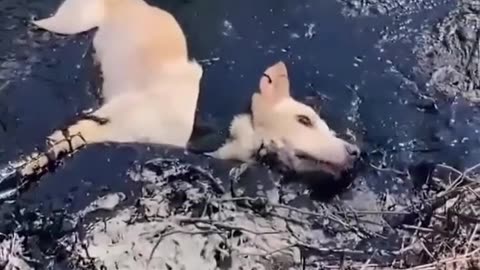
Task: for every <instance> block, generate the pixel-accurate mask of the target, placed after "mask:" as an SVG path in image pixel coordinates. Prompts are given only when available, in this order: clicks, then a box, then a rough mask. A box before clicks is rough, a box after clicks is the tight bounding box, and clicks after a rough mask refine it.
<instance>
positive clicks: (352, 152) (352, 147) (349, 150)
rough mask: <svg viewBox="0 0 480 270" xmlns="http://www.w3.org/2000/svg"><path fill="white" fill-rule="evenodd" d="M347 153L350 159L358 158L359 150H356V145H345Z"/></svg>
mask: <svg viewBox="0 0 480 270" xmlns="http://www.w3.org/2000/svg"><path fill="white" fill-rule="evenodd" d="M345 147H346V149H347V153H348V154H349V155H350V156H351V157H352V158H359V157H360V153H361V152H360V148H358V147H357V146H356V145H353V144H347V145H346V146H345Z"/></svg>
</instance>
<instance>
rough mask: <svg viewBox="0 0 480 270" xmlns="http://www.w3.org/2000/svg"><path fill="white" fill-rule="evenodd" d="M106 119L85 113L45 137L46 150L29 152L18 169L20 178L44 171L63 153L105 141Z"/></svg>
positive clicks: (71, 152) (67, 153)
mask: <svg viewBox="0 0 480 270" xmlns="http://www.w3.org/2000/svg"><path fill="white" fill-rule="evenodd" d="M107 123H108V120H107V119H103V118H99V117H97V116H94V115H86V116H84V117H82V119H81V120H79V121H78V122H76V123H75V124H73V125H70V126H68V127H67V128H65V129H62V130H57V131H55V132H54V133H52V134H51V135H50V136H49V137H48V138H47V146H46V150H45V151H43V152H40V153H34V154H31V155H30V156H29V157H28V158H27V159H28V161H27V162H26V163H25V165H24V166H23V167H22V168H21V169H20V170H19V176H20V177H21V178H27V177H32V176H39V175H41V174H43V173H45V172H46V171H47V170H48V169H49V168H50V167H51V166H53V165H54V164H55V163H56V162H57V161H58V160H59V159H60V158H61V157H63V156H64V155H69V154H73V153H74V152H76V151H77V150H79V149H80V148H82V147H84V146H85V145H87V144H93V143H99V142H102V141H105V137H104V129H105V125H106V124H107Z"/></svg>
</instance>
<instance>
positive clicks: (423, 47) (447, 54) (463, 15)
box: [416, 0, 480, 102]
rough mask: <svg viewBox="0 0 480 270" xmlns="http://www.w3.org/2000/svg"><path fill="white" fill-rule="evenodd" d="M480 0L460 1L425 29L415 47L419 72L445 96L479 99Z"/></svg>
mask: <svg viewBox="0 0 480 270" xmlns="http://www.w3.org/2000/svg"><path fill="white" fill-rule="evenodd" d="M479 42H480V2H479V1H476V0H462V1H459V3H458V6H457V8H456V9H454V10H453V11H451V12H450V14H449V15H448V16H447V17H446V18H445V19H444V20H443V21H442V22H440V23H439V24H438V25H437V26H436V28H435V29H434V30H428V31H427V32H426V33H424V34H423V35H422V37H421V38H420V39H419V41H418V45H417V48H416V51H417V55H418V60H419V72H420V73H421V75H424V76H426V77H427V80H428V86H429V87H431V88H433V89H435V90H438V91H440V92H442V93H443V94H446V95H448V96H453V97H454V96H461V97H463V98H465V99H467V100H470V101H472V102H480V47H479V46H480V44H479Z"/></svg>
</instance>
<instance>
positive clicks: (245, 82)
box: [0, 0, 480, 247]
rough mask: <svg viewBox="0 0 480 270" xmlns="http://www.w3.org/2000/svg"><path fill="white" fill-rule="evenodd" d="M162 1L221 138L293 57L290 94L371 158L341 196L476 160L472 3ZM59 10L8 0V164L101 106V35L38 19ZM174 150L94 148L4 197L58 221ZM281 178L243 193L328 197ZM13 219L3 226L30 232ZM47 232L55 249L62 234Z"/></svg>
mask: <svg viewBox="0 0 480 270" xmlns="http://www.w3.org/2000/svg"><path fill="white" fill-rule="evenodd" d="M151 2H152V3H153V2H154V4H155V5H158V6H160V7H163V8H166V9H168V10H170V11H171V12H172V13H173V14H174V15H176V17H177V18H178V19H179V21H180V22H181V25H182V26H183V28H184V30H185V32H186V34H187V38H188V41H189V45H190V47H191V54H192V56H193V57H195V58H196V59H201V60H202V61H201V62H202V65H203V66H204V68H205V72H204V74H205V75H204V79H203V81H202V90H201V97H200V101H199V112H200V116H201V117H202V118H204V119H208V121H211V122H213V123H214V124H215V126H216V127H218V130H219V131H218V132H219V136H220V137H221V136H223V135H224V132H225V130H226V128H227V126H228V123H229V121H230V120H231V118H232V116H233V115H235V114H236V113H238V112H241V111H242V110H243V109H244V108H245V106H246V104H248V102H249V99H250V96H251V94H252V93H253V91H255V90H256V89H255V87H256V85H257V80H258V77H259V74H261V72H262V71H263V70H264V69H265V67H266V66H267V65H269V64H271V63H273V62H275V61H278V60H284V61H285V62H286V63H287V66H288V68H289V70H290V76H291V85H292V88H293V90H292V92H293V94H294V95H295V96H296V97H298V98H299V99H301V100H308V101H309V102H313V103H315V104H316V105H317V106H318V107H321V115H322V116H323V117H324V118H326V119H327V121H328V123H329V124H330V125H331V126H332V127H333V128H334V129H335V130H337V131H338V132H339V133H343V134H347V133H348V134H350V136H353V137H354V138H355V139H356V141H357V142H358V143H359V144H360V145H361V146H362V149H363V150H364V151H365V153H366V157H365V160H364V162H363V166H362V168H361V169H360V171H359V174H358V176H357V178H356V179H355V181H354V184H353V186H351V187H349V188H348V189H347V190H344V191H342V192H341V193H340V194H339V195H340V197H339V199H340V200H342V201H344V202H345V203H346V204H351V205H355V207H357V208H359V209H374V208H375V209H378V208H382V207H383V202H379V201H381V198H384V197H385V194H389V196H393V197H394V198H395V202H396V203H398V204H407V203H406V202H410V201H414V200H415V198H416V191H418V190H417V188H418V187H419V186H421V185H422V184H423V183H424V182H425V181H426V179H425V178H426V177H428V172H429V169H430V168H431V166H429V165H428V164H435V163H446V164H448V165H450V166H454V167H456V168H457V169H459V170H463V169H465V168H468V167H470V166H472V165H475V164H476V163H478V160H479V158H480V147H479V144H480V141H479V139H478V129H479V127H480V117H479V116H480V114H479V112H478V108H477V107H476V106H475V101H476V100H475V97H476V94H475V91H477V88H479V87H480V83H478V78H477V77H478V74H477V73H476V72H478V68H477V66H478V63H479V60H478V58H479V53H478V36H477V35H478V33H477V32H478V30H476V29H478V25H475V24H468V22H470V21H472V20H478V16H479V15H478V13H479V12H478V10H479V9H476V8H475V3H474V1H470V2H469V3H464V2H462V1H459V2H457V1H453V0H451V1H447V0H445V1H420V0H418V1H413V0H412V1H410V0H404V1H354V0H353V1H334V0H323V1H300V2H298V1H287V0H276V1H253V0H248V1H233V0H228V1H226V0H211V1H207V2H205V1H197V0H190V1H173V0H172V1H160V0H157V1H151ZM58 4H59V1H51V0H49V1H46V0H42V1H27V0H15V1H14V0H0V161H1V162H2V163H4V164H5V163H7V162H8V161H9V160H15V159H17V158H18V157H19V156H20V155H21V154H23V153H29V152H30V151H32V150H33V149H34V148H35V147H36V146H37V145H43V143H44V139H45V137H46V136H47V135H48V134H49V133H50V132H51V131H52V130H54V129H56V128H58V127H60V126H62V125H63V124H64V123H65V122H68V121H69V120H70V119H72V118H73V117H74V116H75V114H76V113H78V112H80V111H81V110H84V109H88V108H95V107H96V106H97V104H98V101H97V100H96V94H97V88H98V86H99V84H98V81H99V77H98V71H97V70H96V69H94V68H93V66H92V59H91V51H92V49H91V40H92V33H87V34H83V35H79V36H75V37H61V36H57V35H52V34H49V33H45V32H42V31H39V30H36V29H34V28H33V27H32V26H31V25H29V23H28V22H29V20H30V19H31V18H33V17H45V16H47V15H48V14H50V13H51V12H53V11H54V10H55V8H56V7H57V6H58ZM469 20H470V21H469ZM466 27H472V28H473V30H472V29H470V30H469V29H466ZM457 29H460V30H457ZM452 33H453V34H452ZM452 44H453V45H452ZM452 74H453V75H452ZM475 74H477V76H475ZM452 78H453V79H452ZM465 85H468V87H462V86H465ZM452 89H453V90H452ZM472 97H473V98H472ZM164 151H165V150H164V149H162V148H161V147H160V148H159V147H154V148H151V147H149V146H132V145H125V146H118V145H110V146H93V147H89V148H87V149H85V150H82V151H81V152H80V153H78V154H77V155H75V156H74V157H72V158H69V159H67V160H66V162H65V164H64V165H62V166H61V167H59V168H57V170H55V172H53V173H50V174H48V175H45V176H44V177H42V179H41V181H39V182H38V184H34V185H32V186H31V187H30V188H29V189H28V190H27V191H26V192H25V193H23V194H22V195H21V196H20V197H19V198H18V200H17V202H14V203H12V204H9V205H3V206H4V209H2V211H3V212H4V213H8V212H11V211H12V209H13V208H17V209H22V208H24V207H26V208H27V209H30V210H32V211H33V210H35V211H39V212H38V213H41V215H44V219H45V220H48V219H49V218H50V219H53V218H54V217H55V215H58V213H59V212H58V211H60V210H61V212H62V213H63V211H67V212H72V213H73V212H76V211H79V210H81V209H83V208H85V207H86V206H87V205H88V204H89V203H90V202H91V201H92V200H94V199H95V198H97V196H99V195H103V194H105V193H107V192H111V191H115V192H123V193H125V194H131V195H134V194H136V192H137V193H138V192H139V190H140V188H139V187H140V185H139V184H138V183H134V182H131V181H130V180H129V178H128V177H126V171H127V170H128V169H129V168H131V167H132V166H133V164H134V163H138V164H142V162H145V161H146V160H148V159H151V158H154V157H159V156H163V155H164ZM173 156H183V154H180V153H177V154H173ZM187 160H189V162H191V163H193V164H198V165H203V166H205V165H206V164H208V166H209V167H213V168H216V169H215V170H214V174H215V173H216V174H217V176H219V177H220V178H222V177H223V178H222V179H226V178H225V177H226V175H227V174H228V171H229V169H230V168H231V167H233V166H235V165H238V164H234V163H228V162H218V161H212V160H206V159H205V158H201V157H195V156H193V157H188V158H187ZM275 177H277V178H278V176H275V175H273V176H272V175H271V174H270V173H269V172H268V170H266V169H263V168H261V167H260V168H254V169H252V171H251V172H250V173H249V174H248V175H247V176H245V177H244V179H243V180H242V181H240V182H239V185H240V187H238V189H239V190H242V192H243V191H244V192H245V194H243V195H249V196H257V195H262V194H267V196H268V195H269V194H270V193H269V190H270V191H271V190H274V193H278V194H277V196H278V197H279V201H282V202H291V203H292V204H297V205H298V204H299V205H302V206H306V207H310V208H311V207H313V206H312V205H314V204H315V202H316V201H317V200H318V199H320V198H319V197H318V196H316V194H317V193H316V192H315V190H318V189H320V188H318V186H321V185H320V184H317V183H312V182H311V181H310V182H308V183H303V182H301V181H295V179H293V180H291V181H288V182H281V184H280V187H279V182H278V181H277V180H278V179H277V180H272V179H270V180H267V179H268V178H275ZM224 182H225V181H224ZM227 182H228V181H227ZM317 185H318V186H317ZM225 187H226V188H229V183H227V184H225ZM322 188H323V187H322ZM134 197H135V196H129V198H134ZM131 201H133V199H131ZM20 212H21V211H20V210H19V212H18V213H20ZM22 215H23V214H22ZM24 218H25V217H24ZM36 218H38V217H31V219H32V220H36ZM12 220H13V221H12ZM14 220H15V219H10V221H12V222H4V223H5V224H3V225H2V226H0V228H2V229H3V231H4V232H10V231H11V230H20V231H22V230H23V229H20V227H21V226H19V225H18V224H16V225H14V224H15V222H14ZM27 220H28V218H27ZM53 223H54V222H53ZM53 223H52V224H53ZM48 224H50V223H49V222H47V221H45V223H44V225H45V226H47V225H48ZM52 226H53V225H52ZM47 227H48V226H47ZM43 229H45V228H43ZM57 231H58V230H57ZM60 231H62V230H60ZM25 232H28V233H31V234H39V232H40V234H41V232H42V230H40V231H37V230H33V229H32V230H30V229H25ZM47 234H48V233H47ZM42 237H46V238H47V239H46V240H45V241H46V243H48V242H49V241H50V242H51V241H52V239H55V238H56V237H58V235H51V234H48V235H47V236H45V235H42ZM46 245H47V246H48V247H51V246H49V245H48V244H46Z"/></svg>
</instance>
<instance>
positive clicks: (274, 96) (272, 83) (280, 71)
mask: <svg viewBox="0 0 480 270" xmlns="http://www.w3.org/2000/svg"><path fill="white" fill-rule="evenodd" d="M259 88H260V94H261V95H262V97H264V98H265V99H266V100H268V101H270V102H278V101H279V100H281V99H282V98H286V97H289V96H290V81H289V79H288V71H287V66H286V65H285V63H284V62H282V61H280V62H278V63H276V64H274V65H272V66H270V67H268V68H267V69H266V70H265V72H264V73H263V75H262V78H261V79H260V85H259Z"/></svg>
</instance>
